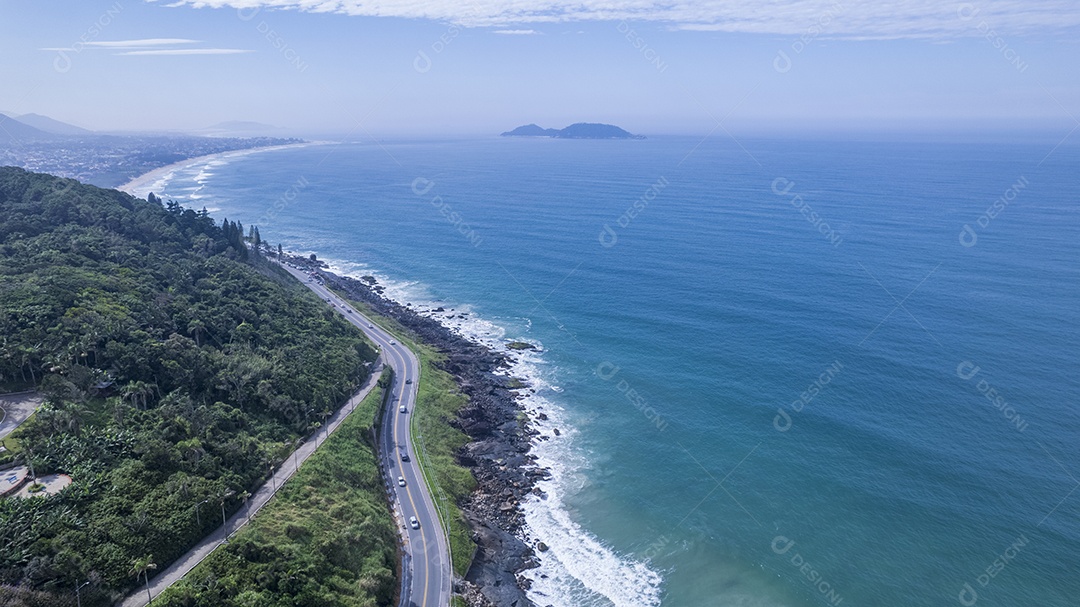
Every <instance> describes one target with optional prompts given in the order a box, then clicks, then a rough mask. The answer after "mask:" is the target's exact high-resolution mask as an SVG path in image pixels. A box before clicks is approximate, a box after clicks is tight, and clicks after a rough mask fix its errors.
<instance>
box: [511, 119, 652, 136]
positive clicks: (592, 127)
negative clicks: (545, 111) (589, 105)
mask: <svg viewBox="0 0 1080 607" xmlns="http://www.w3.org/2000/svg"><path fill="white" fill-rule="evenodd" d="M500 136H501V137H554V138H556V139H645V136H644V135H634V134H633V133H629V132H627V131H625V130H623V129H621V128H619V127H617V126H615V125H613V124H601V123H597V122H577V123H574V124H571V125H570V126H568V127H566V128H564V129H545V128H542V127H540V126H537V125H535V124H526V125H524V126H519V127H518V128H516V129H514V130H512V131H506V132H505V133H502V134H501V135H500Z"/></svg>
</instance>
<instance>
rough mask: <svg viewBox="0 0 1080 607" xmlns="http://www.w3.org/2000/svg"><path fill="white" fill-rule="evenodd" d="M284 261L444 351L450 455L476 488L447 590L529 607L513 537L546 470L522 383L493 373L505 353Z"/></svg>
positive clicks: (318, 266) (519, 548) (530, 557)
mask: <svg viewBox="0 0 1080 607" xmlns="http://www.w3.org/2000/svg"><path fill="white" fill-rule="evenodd" d="M286 260H287V261H289V262H290V263H293V264H294V265H297V266H299V267H302V268H306V269H308V270H309V271H318V272H319V274H321V275H322V276H323V279H324V280H325V282H326V284H327V286H329V287H331V288H333V289H335V290H337V291H339V292H341V293H345V294H346V295H347V296H348V297H349V298H350V299H353V300H355V301H361V302H364V303H366V304H368V305H370V306H371V307H372V308H373V309H374V310H375V311H376V312H377V313H379V314H382V315H383V316H387V317H390V318H393V319H394V320H396V321H397V322H399V323H401V324H402V325H403V326H405V327H407V328H408V329H409V330H411V331H413V332H414V333H415V334H416V335H417V336H418V337H419V338H420V339H421V340H422V341H424V342H426V343H428V344H430V345H432V346H434V347H435V348H437V349H438V350H439V351H441V352H443V353H444V354H446V359H445V360H444V361H443V362H442V363H441V364H440V367H441V368H442V369H443V370H445V371H447V372H448V373H450V374H451V375H452V376H453V377H454V378H455V379H456V381H457V383H458V385H459V386H460V388H461V391H462V392H463V393H464V394H466V395H467V396H468V397H469V402H468V404H467V405H466V406H465V407H464V408H462V409H461V410H460V411H459V412H458V417H457V419H455V420H453V421H452V422H451V423H452V424H453V425H454V426H455V427H457V428H459V429H460V430H462V431H463V432H465V433H466V434H467V435H468V436H469V438H470V439H471V440H470V442H469V443H468V444H467V445H465V447H464V448H463V449H462V450H461V452H460V453H458V454H457V458H458V462H459V463H460V464H461V465H463V466H465V467H467V468H469V469H470V470H471V471H472V473H473V476H474V477H475V478H476V481H477V488H476V490H475V491H473V493H472V494H471V495H470V496H469V498H468V499H467V501H466V502H465V503H463V504H460V506H461V509H462V512H463V513H464V515H465V517H466V519H467V520H468V521H469V525H470V528H471V530H472V533H473V539H474V540H475V541H476V543H477V546H478V550H477V553H476V556H475V558H474V559H473V563H472V566H471V567H470V569H469V571H468V573H467V574H466V576H465V579H464V580H455V591H457V592H460V593H461V594H462V595H463V596H464V597H465V598H466V600H467V601H468V602H469V604H470V605H471V606H476V607H488V606H490V605H496V606H498V607H504V606H505V607H532V605H533V603H532V602H531V601H529V599H528V598H527V597H526V596H525V587H526V585H527V581H526V580H524V579H523V578H521V577H520V576H519V574H520V573H521V572H522V571H524V570H526V569H529V568H532V567H535V566H536V562H535V559H534V553H533V549H532V547H530V546H528V545H527V544H525V543H524V542H523V541H522V540H521V539H519V538H520V537H521V536H522V527H523V525H524V515H523V513H522V510H521V502H522V501H523V500H525V498H526V497H527V495H528V494H529V493H530V492H532V491H533V490H534V487H535V484H536V481H538V480H540V479H542V478H544V477H545V476H546V474H547V473H546V472H545V471H544V470H542V469H540V468H538V467H537V466H536V465H535V457H534V456H532V455H530V454H529V450H530V447H531V439H532V437H534V436H536V435H537V434H538V433H537V431H536V430H534V429H532V428H531V427H530V426H529V424H528V419H527V417H526V416H525V415H524V409H523V407H522V405H521V404H520V402H519V401H518V392H517V390H518V389H522V387H523V384H521V382H520V381H519V380H517V379H514V378H510V377H507V376H506V375H505V374H501V373H499V372H500V371H505V369H506V368H507V367H508V366H509V360H508V359H507V354H506V353H501V352H497V351H494V350H492V349H491V348H488V347H486V346H484V345H482V344H478V343H475V342H473V341H470V340H468V339H466V338H464V337H462V336H461V335H458V334H457V333H455V332H454V331H452V330H451V329H449V328H448V327H446V326H444V325H443V324H442V323H440V322H439V321H438V320H436V319H434V318H429V317H428V316H424V315H422V314H420V313H418V312H416V311H414V310H413V309H411V307H410V306H406V305H402V304H399V303H397V302H395V301H392V300H390V299H388V298H386V297H385V296H383V288H382V287H381V286H380V285H379V284H378V283H377V281H376V280H375V279H374V278H373V277H364V279H363V280H357V279H354V278H350V277H346V276H339V275H337V274H334V273H333V272H329V271H328V270H327V269H326V267H325V264H323V263H322V262H319V261H312V260H311V259H309V258H306V257H298V256H286ZM516 343H517V342H516ZM542 548H543V547H542V546H541V549H542Z"/></svg>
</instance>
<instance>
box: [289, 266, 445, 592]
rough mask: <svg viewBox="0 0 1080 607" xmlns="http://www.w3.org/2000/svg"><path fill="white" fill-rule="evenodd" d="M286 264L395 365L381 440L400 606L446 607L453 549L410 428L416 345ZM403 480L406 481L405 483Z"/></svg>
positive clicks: (416, 378)
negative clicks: (397, 550)
mask: <svg viewBox="0 0 1080 607" xmlns="http://www.w3.org/2000/svg"><path fill="white" fill-rule="evenodd" d="M282 267H283V268H285V269H286V270H287V271H288V272H289V273H290V274H292V275H293V276H295V277H296V278H297V279H298V280H299V281H300V282H301V283H303V284H305V285H307V287H308V288H310V289H311V290H312V291H314V292H315V293H316V294H317V295H318V296H319V297H321V298H322V299H323V300H324V301H327V302H329V303H330V304H331V305H333V306H334V308H335V309H336V310H337V311H338V312H339V313H341V315H342V316H343V317H345V319H346V320H348V321H349V322H351V323H352V324H353V325H356V326H357V327H358V328H359V329H360V330H361V331H363V332H364V333H365V334H366V335H367V336H368V337H369V338H370V339H371V340H372V341H374V342H375V343H376V344H378V346H379V347H380V348H381V349H382V355H383V359H384V360H385V361H386V364H388V365H390V367H391V368H393V369H394V383H393V385H391V386H390V391H391V392H390V393H391V398H390V406H387V407H386V410H385V412H384V414H383V420H382V425H381V428H380V435H379V439H378V440H379V446H380V451H381V453H380V454H379V456H380V457H381V458H382V460H383V466H384V467H385V470H387V472H388V475H389V477H390V486H391V489H392V491H393V492H394V498H395V500H394V501H395V506H396V514H397V516H398V517H400V520H399V521H398V522H399V524H400V525H401V535H402V538H403V541H404V544H405V554H406V557H405V562H404V563H403V564H402V575H404V576H405V581H406V583H405V584H404V585H403V593H402V597H401V605H402V606H406V607H413V606H417V607H447V606H448V605H449V604H450V593H451V586H452V581H453V574H452V573H451V568H450V549H449V545H448V543H447V539H446V535H445V534H444V533H443V529H442V526H441V525H440V524H439V515H438V512H437V511H436V509H435V502H434V501H433V500H432V497H431V492H430V491H429V490H428V487H427V484H426V483H425V482H424V477H423V474H422V473H421V472H420V462H419V458H418V457H417V456H418V452H417V450H416V449H415V448H414V446H413V444H412V436H411V434H410V433H409V426H410V422H411V420H412V416H413V408H414V407H415V406H416V393H417V388H418V385H419V380H420V361H419V360H418V359H417V358H416V355H415V354H413V352H412V350H410V349H408V348H406V347H405V346H403V345H401V344H399V343H397V342H396V341H395V338H394V336H392V335H390V334H389V333H387V332H386V331H384V330H383V329H382V328H381V327H380V326H378V325H376V324H375V323H373V322H371V321H370V320H369V319H368V318H366V317H365V316H364V315H362V314H360V312H358V311H357V310H356V309H355V308H353V307H352V306H351V305H349V303H348V302H346V301H344V300H343V299H341V298H340V297H338V296H337V295H336V294H334V293H333V292H331V291H330V290H329V289H327V288H326V287H324V286H322V285H321V284H320V283H319V282H317V281H315V280H312V279H311V278H310V277H309V276H308V275H307V274H306V273H305V272H303V271H301V270H298V269H296V268H293V267H291V266H288V265H282ZM403 411H404V412H403ZM401 481H404V485H402V483H401ZM414 517H415V519H416V522H417V525H416V526H415V527H414V526H413V525H412V524H411V520H412V519H413V518H414Z"/></svg>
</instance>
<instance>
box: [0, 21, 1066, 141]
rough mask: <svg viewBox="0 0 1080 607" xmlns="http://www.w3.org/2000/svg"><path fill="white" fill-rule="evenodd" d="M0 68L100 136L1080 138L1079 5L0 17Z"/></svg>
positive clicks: (15, 98)
mask: <svg viewBox="0 0 1080 607" xmlns="http://www.w3.org/2000/svg"><path fill="white" fill-rule="evenodd" d="M0 52H2V53H3V57H4V58H5V59H4V61H3V62H2V63H0V82H3V86H2V87H0V112H3V113H7V114H9V115H18V114H23V113H39V114H44V115H47V116H50V117H52V118H56V119H58V120H62V121H65V122H70V123H72V124H75V125H78V126H82V127H85V128H89V129H94V130H103V131H132V130H180V131H190V130H197V129H202V128H206V127H209V126H211V125H214V124H217V123H220V122H224V121H235V120H244V121H255V122H260V123H265V124H269V125H274V126H277V127H281V128H282V130H281V131H275V132H280V133H281V134H285V133H288V134H298V135H301V136H315V135H320V134H333V135H336V136H339V137H348V138H355V139H362V138H364V137H368V136H382V137H385V136H395V135H398V136H410V137H412V136H419V137H423V136H444V135H445V136H458V135H491V134H497V133H499V132H501V131H504V130H509V129H511V128H513V127H516V126H518V125H521V124H526V123H537V124H539V125H541V126H544V127H555V128H560V127H563V126H566V125H568V124H571V123H574V122H606V123H612V124H617V125H619V126H622V127H623V128H625V129H627V130H629V131H631V132H634V133H642V134H646V135H662V134H702V133H708V132H710V131H716V132H723V131H726V130H730V131H741V132H762V133H768V134H780V135H782V134H785V133H796V132H852V133H857V132H909V131H910V132H946V131H948V132H953V131H959V132H966V131H977V132H998V131H1000V132H1010V131H1019V132H1036V131H1038V132H1046V133H1048V134H1058V135H1059V136H1060V135H1065V134H1067V133H1072V132H1073V131H1072V130H1073V129H1074V128H1077V127H1080V121H1078V118H1080V66H1078V65H1077V62H1076V59H1077V57H1080V2H1077V1H1076V0H997V1H982V2H951V1H950V0H893V1H859V2H857V1H855V0H839V1H837V0H759V1H757V2H753V1H750V0H742V1H730V0H696V1H695V0H548V1H542V0H472V1H460V2H449V1H445V0H374V1H372V0H365V1H361V0H201V1H200V0H180V1H173V2H167V1H166V2H162V1H146V0H78V1H73V0H58V1H54V2H41V1H40V0H0ZM1074 136H1075V137H1077V138H1078V139H1080V134H1076V135H1074Z"/></svg>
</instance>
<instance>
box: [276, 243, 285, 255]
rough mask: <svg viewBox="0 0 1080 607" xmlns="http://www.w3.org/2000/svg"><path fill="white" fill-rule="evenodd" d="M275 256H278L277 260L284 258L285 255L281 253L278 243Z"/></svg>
mask: <svg viewBox="0 0 1080 607" xmlns="http://www.w3.org/2000/svg"><path fill="white" fill-rule="evenodd" d="M277 256H278V257H279V258H281V257H284V256H285V253H284V251H282V250H281V243H280V242H279V243H278V245H277Z"/></svg>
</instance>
